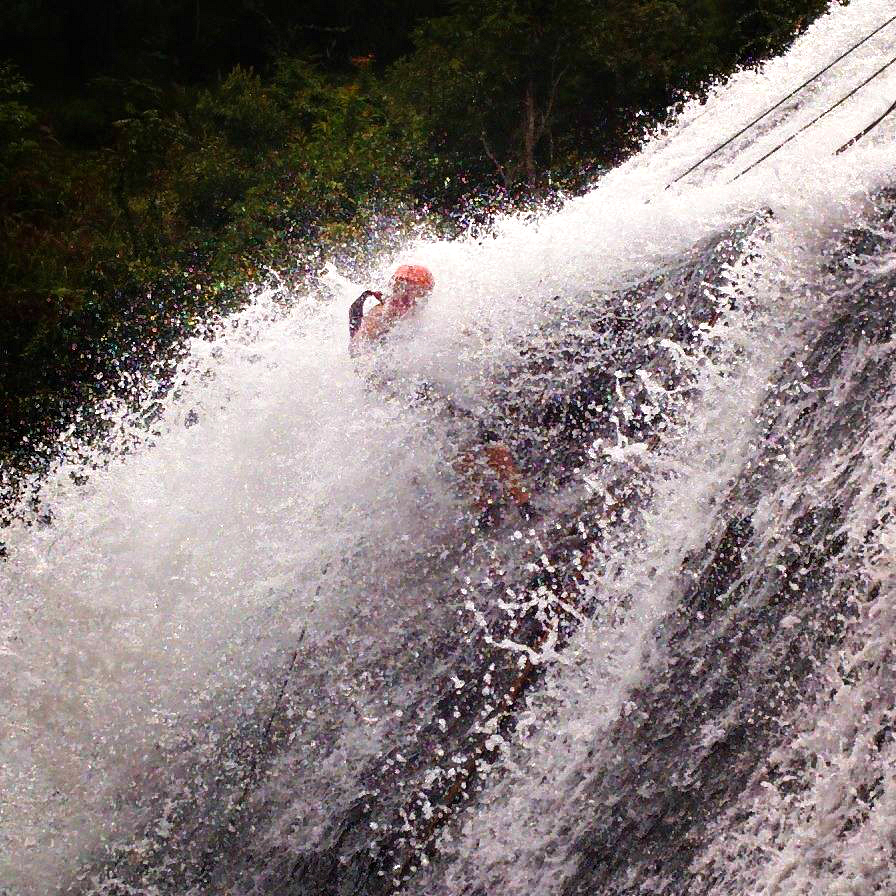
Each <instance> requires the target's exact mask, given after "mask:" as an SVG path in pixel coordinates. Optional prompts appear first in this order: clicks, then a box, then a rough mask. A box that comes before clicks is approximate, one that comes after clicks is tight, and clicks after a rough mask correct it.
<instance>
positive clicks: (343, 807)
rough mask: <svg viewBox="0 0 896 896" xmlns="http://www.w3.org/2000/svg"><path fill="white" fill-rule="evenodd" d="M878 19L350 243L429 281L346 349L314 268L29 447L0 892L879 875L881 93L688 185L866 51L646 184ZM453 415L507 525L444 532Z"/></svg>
mask: <svg viewBox="0 0 896 896" xmlns="http://www.w3.org/2000/svg"><path fill="white" fill-rule="evenodd" d="M890 15H892V5H891V4H890V3H888V2H883V0H853V2H852V3H851V4H850V5H849V6H848V7H839V6H837V7H835V8H834V9H832V11H831V12H830V13H829V14H828V15H826V16H824V17H822V18H821V19H819V20H818V21H817V22H816V23H815V24H814V25H813V26H812V27H811V28H810V29H809V30H808V31H807V32H806V33H805V34H804V35H803V36H801V37H800V38H799V39H798V40H797V41H796V43H795V44H794V46H793V48H792V49H791V51H790V52H789V53H788V54H787V55H786V56H785V57H782V58H780V59H777V60H774V61H772V62H770V63H768V64H767V65H766V66H765V67H764V68H763V69H762V70H761V71H743V72H740V73H738V74H736V75H735V76H734V77H733V78H732V79H731V80H730V81H729V82H728V83H726V84H725V85H721V86H718V87H716V88H714V89H713V90H712V91H711V92H710V94H709V96H708V97H706V98H705V99H704V101H702V102H700V101H697V100H694V101H692V102H691V103H690V104H688V105H687V106H686V107H685V108H684V110H683V111H682V112H681V113H680V115H679V116H678V117H677V119H676V121H675V122H674V124H672V125H670V126H669V127H668V128H666V129H663V130H660V131H658V132H657V133H655V134H653V135H652V136H651V137H650V138H649V139H648V140H647V142H646V144H645V146H644V148H643V150H642V151H641V152H640V153H639V154H638V155H637V156H635V157H634V158H632V159H631V160H629V161H628V162H626V163H625V164H623V165H622V166H620V167H619V168H617V169H615V170H613V171H612V172H609V173H608V174H607V175H606V176H604V177H603V178H602V179H601V180H600V182H599V183H598V184H596V185H595V187H594V189H593V190H592V191H591V192H589V193H588V194H587V195H585V196H582V197H579V198H576V199H571V200H569V201H568V202H567V203H565V205H564V206H563V207H562V208H561V209H560V210H559V211H554V212H550V213H545V214H544V215H542V216H540V217H538V218H537V219H535V220H533V219H531V218H526V217H514V216H511V217H508V218H506V219H504V220H502V221H500V222H499V223H498V225H497V227H496V230H495V232H494V234H493V235H490V236H488V237H481V236H480V237H477V236H470V237H469V238H466V239H461V240H457V241H452V242H439V241H434V240H429V239H424V238H421V239H419V240H417V241H415V242H413V243H410V244H408V245H406V246H403V247H402V248H401V250H400V251H399V252H397V253H395V252H391V251H390V252H385V251H384V253H383V255H382V256H381V257H377V258H375V259H373V260H372V265H373V267H374V269H375V274H374V280H377V279H378V280H380V281H384V280H385V279H386V277H387V276H388V273H389V271H390V270H391V269H392V268H393V267H394V264H395V262H396V261H405V260H417V261H421V262H423V263H425V264H427V265H428V266H429V267H430V268H431V270H432V271H433V273H434V275H435V278H436V288H435V291H434V293H433V295H432V297H431V298H430V300H429V302H428V304H427V305H426V307H425V308H424V309H423V310H422V311H421V313H420V315H419V317H418V319H417V320H416V321H415V324H414V326H413V327H407V328H405V330H403V331H398V332H396V337H395V339H394V340H392V341H391V342H390V344H389V346H388V347H387V348H385V349H384V350H383V351H382V352H380V353H378V354H377V356H376V357H374V358H372V359H362V360H352V359H350V358H349V357H348V353H347V344H346V343H347V332H346V316H347V308H348V304H349V303H350V302H351V300H352V299H353V298H354V297H355V296H356V295H357V293H358V292H360V291H361V289H362V288H363V287H364V286H366V285H367V284H360V283H355V282H352V281H353V279H354V278H356V277H357V275H355V274H353V272H350V271H342V272H339V271H335V270H333V271H331V274H330V275H329V276H328V277H327V278H325V279H324V280H323V281H322V283H321V285H320V289H319V290H318V291H316V292H314V293H309V294H307V295H284V294H282V293H280V292H278V291H277V290H267V291H265V292H261V293H259V294H258V295H257V296H256V297H255V298H254V299H253V300H252V301H251V302H250V303H249V304H248V305H247V307H246V308H245V309H244V310H242V311H241V312H239V313H238V314H236V315H234V316H233V317H232V319H230V320H229V321H228V322H227V326H226V328H225V329H224V331H223V332H221V333H220V334H219V335H218V336H216V337H215V338H213V339H212V338H210V339H196V340H195V341H194V342H193V343H191V345H190V346H189V351H188V352H187V354H186V357H185V358H184V360H183V361H182V363H181V365H180V367H179V369H178V371H177V373H176V377H175V381H174V387H173V388H171V389H170V390H169V391H168V392H167V393H166V395H165V397H164V398H162V399H160V400H159V401H158V402H156V403H155V404H153V406H152V407H147V408H146V412H145V413H144V414H134V413H133V412H129V411H128V412H126V411H123V410H122V409H120V408H116V407H114V406H112V405H110V406H109V408H108V409H107V417H108V418H109V420H110V422H111V425H112V426H113V431H114V433H115V435H114V437H113V438H111V439H110V440H109V441H110V444H107V445H106V446H104V448H103V449H102V450H100V449H98V448H97V449H90V448H89V447H85V446H75V445H70V446H63V448H64V450H62V451H61V453H60V459H59V461H58V463H57V464H56V465H55V467H54V468H53V470H52V471H51V472H50V474H49V475H48V476H46V477H45V478H44V479H43V480H42V481H41V482H40V483H38V484H36V485H35V488H36V496H35V498H34V500H33V501H31V502H30V503H28V504H23V505H22V506H21V507H20V508H18V512H17V513H16V518H15V520H14V522H13V523H12V524H11V525H10V526H9V527H8V528H7V529H6V530H4V534H3V541H4V543H5V544H6V548H7V551H6V557H5V559H3V560H0V706H2V707H3V710H4V711H3V713H2V717H0V735H2V736H0V793H2V796H3V799H2V801H0V893H3V894H4V896H6V894H7V893H8V894H9V896H12V894H16V896H19V894H21V896H37V894H45V893H47V894H49V893H71V894H79V896H80V894H107V896H116V894H144V893H145V894H175V893H177V894H186V893H197V894H198V893H222V892H228V893H234V894H250V893H265V894H273V893H278V894H300V893H301V894H311V893H320V894H329V893H333V894H335V893H358V894H361V893H368V894H385V893H395V892H399V891H402V892H409V893H412V892H419V893H421V894H422V893H438V894H445V896H460V894H474V893H475V894H480V893H481V894H485V893H501V894H507V896H515V894H532V893H537V894H539V896H549V894H577V893H586V892H588V893H592V892H600V893H606V894H614V893H619V894H622V893H626V894H629V893H630V894H634V893H645V892H652V893H675V894H678V893H701V894H702V893H707V894H708V893H713V894H715V893H718V894H726V896H733V894H743V896H747V894H750V896H753V894H757V893H768V894H772V893H787V894H807V896H808V894H813V896H814V894H819V896H820V894H830V893H840V892H842V893H857V894H858V893H874V892H879V893H888V892H893V891H894V890H896V879H894V870H893V869H894V867H896V863H894V861H893V837H894V835H896V743H894V735H893V727H894V712H896V709H894V687H893V686H894V680H893V674H894V673H893V671H892V670H893V660H894V655H893V654H894V634H893V633H894V631H896V629H894V621H896V620H894V602H893V594H894V592H893V573H892V570H891V566H892V563H891V559H890V558H891V557H892V551H893V547H894V543H896V535H894V521H893V519H892V513H891V510H890V508H891V506H892V501H891V490H892V489H893V487H894V482H896V476H894V471H893V470H892V469H891V468H892V467H893V466H894V463H896V455H894V450H893V448H894V439H893V436H892V433H893V432H894V423H896V419H894V415H896V403H894V390H893V377H894V371H893V362H894V360H896V354H894V342H893V327H892V325H891V321H892V320H893V318H894V311H896V307H894V306H896V252H894V246H896V242H894V227H896V218H894V214H896V211H894V209H896V194H894V192H893V190H892V188H893V187H894V169H893V154H892V145H893V137H894V128H896V117H893V118H890V119H886V120H884V121H883V122H882V123H881V124H880V125H879V127H877V128H876V129H875V130H874V131H873V132H872V133H870V134H869V135H868V136H866V137H865V138H864V139H863V140H862V141H860V142H859V143H857V144H856V145H855V146H853V147H851V148H850V149H849V150H848V151H847V152H845V153H843V154H841V155H834V152H835V150H836V149H837V148H838V147H839V146H841V145H842V144H843V143H844V142H845V141H846V140H847V139H849V138H850V137H851V136H853V135H854V134H856V133H858V132H859V131H861V130H862V129H863V128H864V127H865V126H866V125H867V124H868V122H870V121H872V120H873V119H874V118H876V117H877V116H879V115H880V114H881V113H882V112H883V111H884V110H885V109H886V108H887V107H888V106H889V105H890V104H891V103H892V101H893V97H894V94H896V70H893V69H891V70H888V71H887V72H885V73H884V74H883V75H881V77H880V78H878V79H876V80H874V81H873V82H871V83H870V84H869V85H868V86H867V87H865V88H864V89H863V90H861V91H859V92H858V93H857V94H856V95H855V96H854V97H853V98H852V99H851V100H850V102H848V103H844V104H843V105H842V106H841V107H839V108H838V109H837V110H836V111H835V112H833V113H832V114H830V115H828V116H826V117H825V118H824V119H822V120H820V121H819V122H818V123H817V124H816V125H814V126H813V127H812V128H810V129H808V130H807V131H806V132H805V133H804V134H802V135H800V137H799V138H797V139H795V140H793V141H791V142H790V143H788V144H787V145H786V146H785V147H784V148H782V149H781V151H780V152H778V153H776V154H775V155H773V156H772V157H770V158H769V159H768V160H766V161H765V162H763V163H762V164H760V165H758V166H757V167H756V168H755V169H753V170H752V171H750V172H749V174H747V175H746V176H744V177H742V178H740V179H739V180H737V181H736V183H733V184H732V183H730V181H731V180H732V178H734V176H735V175H736V174H738V173H739V172H740V171H742V170H743V169H744V168H746V167H747V166H749V165H750V164H751V163H752V162H754V161H756V160H757V159H759V158H761V157H762V156H763V155H765V154H766V153H767V152H768V151H769V150H770V149H772V148H773V147H774V146H776V145H777V144H779V143H781V142H782V141H784V140H785V139H786V138H787V137H788V136H790V135H791V134H793V133H794V132H796V131H797V130H799V129H800V128H801V127H802V126H803V125H804V124H806V123H807V122H809V121H811V120H812V119H813V118H815V117H816V116H817V115H819V113H820V112H822V111H824V110H825V109H827V108H828V107H830V106H831V105H833V104H834V103H835V102H836V101H837V100H838V99H840V98H841V97H842V96H843V95H844V94H845V93H847V92H848V91H849V90H851V89H852V88H853V87H854V86H855V85H857V84H858V83H860V82H861V81H862V80H863V79H864V78H866V77H867V76H868V75H869V74H870V73H871V72H872V71H874V70H875V69H877V68H879V67H880V66H881V65H882V64H883V63H884V62H886V61H887V59H888V58H889V56H890V55H891V54H892V47H893V45H894V39H896V24H894V25H893V26H891V29H890V30H886V29H885V30H884V31H882V32H881V33H880V34H879V35H877V36H876V37H875V38H874V39H872V40H870V41H868V42H867V44H865V45H863V46H862V47H861V48H860V49H859V50H857V51H856V52H855V53H853V54H851V55H850V56H848V57H847V58H846V59H845V60H844V61H843V62H842V63H839V64H838V65H837V66H835V67H833V68H832V69H831V70H830V71H829V72H827V73H825V75H823V76H822V77H821V78H819V79H818V80H817V81H815V82H813V84H812V85H810V86H809V87H807V88H806V90H805V91H803V92H801V93H799V94H798V95H797V96H795V97H794V98H793V99H792V100H791V101H789V102H787V103H786V104H784V105H782V106H781V107H780V108H779V109H777V110H776V111H775V112H774V113H773V115H771V116H769V117H768V118H767V119H765V120H764V121H763V122H762V123H761V124H760V125H759V126H757V127H756V128H754V129H751V130H749V131H748V132H747V133H745V134H744V135H743V136H742V137H740V138H739V139H737V140H736V141H734V142H732V143H731V144H730V145H729V146H727V147H725V149H724V150H723V151H721V152H719V153H718V154H717V155H716V156H714V157H713V158H712V159H711V160H710V161H708V162H707V163H706V164H705V165H703V166H701V167H700V168H699V169H697V170H696V171H695V172H693V173H692V174H691V175H689V176H688V177H687V178H685V179H684V180H682V181H681V182H680V183H677V184H675V185H674V186H673V187H672V188H671V189H669V190H666V189H665V187H666V185H667V184H668V183H670V182H671V181H672V180H673V179H674V178H675V177H676V176H677V175H678V174H680V173H681V172H682V171H684V170H686V169H687V168H688V167H690V165H692V164H693V162H694V161H696V160H697V159H698V158H700V157H701V156H702V155H704V154H706V153H707V152H709V151H710V150H711V149H712V148H713V147H714V146H716V145H718V144H719V143H721V142H722V140H724V139H725V137H726V136H727V135H729V134H731V133H735V132H736V131H737V130H739V129H740V128H741V127H742V126H743V125H744V123H746V122H747V121H749V120H751V119H752V118H755V117H756V116H757V115H758V114H759V113H761V112H762V111H763V110H764V109H765V108H768V107H769V106H771V105H772V104H774V103H775V102H776V101H777V100H778V99H780V98H781V97H782V96H784V95H786V94H787V93H788V92H789V90H790V89H792V87H793V86H794V85H796V84H799V83H800V82H802V81H804V80H806V78H808V77H809V76H810V75H812V74H813V73H814V72H816V71H818V70H819V69H820V68H822V66H823V65H824V64H826V62H828V61H830V59H833V58H835V57H836V56H837V55H838V54H839V53H840V52H842V51H843V50H844V49H846V48H847V47H849V46H851V45H852V44H854V43H855V42H856V40H857V39H858V38H859V37H860V36H861V35H862V34H865V33H868V32H870V31H872V30H873V29H874V28H875V27H877V26H878V25H879V24H880V23H881V22H883V21H885V20H886V19H887V18H888V17H889V16H890ZM457 409H461V412H458V410H457ZM481 426H487V427H489V428H490V429H492V430H494V431H495V432H497V433H498V434H499V435H500V437H501V438H502V439H504V440H505V441H506V442H507V443H508V444H509V445H510V447H511V449H512V451H513V452H514V454H515V456H516V457H517V459H518V461H519V464H520V466H521V468H522V469H523V471H524V473H525V475H526V476H527V478H528V479H529V481H530V482H531V484H532V486H533V490H534V494H535V497H534V504H535V507H536V510H537V513H538V516H537V519H535V520H534V521H532V522H527V521H525V520H522V519H521V518H519V517H518V516H516V515H515V514H516V511H515V510H513V509H512V508H510V509H508V510H507V511H506V513H505V516H504V519H503V520H502V521H501V522H500V523H498V524H497V525H496V526H495V527H494V528H493V529H492V530H489V531H485V532H481V531H479V530H478V529H477V528H476V525H475V522H476V516H477V514H476V511H475V508H474V507H473V506H472V502H471V498H470V483H469V481H468V479H467V477H466V476H465V474H464V472H463V470H462V464H459V463H458V459H459V457H461V456H462V455H463V453H464V452H465V451H469V450H475V444H476V432H477V429H478V428H479V427H481ZM521 676H522V678H521ZM511 692H512V693H513V695H514V699H513V701H512V706H510V707H509V709H508V710H507V711H506V712H504V711H501V706H502V700H504V698H505V697H506V696H507V694H508V693H511Z"/></svg>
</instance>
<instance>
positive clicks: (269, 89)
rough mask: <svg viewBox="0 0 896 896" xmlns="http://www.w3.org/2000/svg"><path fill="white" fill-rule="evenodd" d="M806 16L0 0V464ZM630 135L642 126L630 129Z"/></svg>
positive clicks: (605, 145)
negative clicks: (251, 283) (357, 251)
mask: <svg viewBox="0 0 896 896" xmlns="http://www.w3.org/2000/svg"><path fill="white" fill-rule="evenodd" d="M826 6H827V2H826V0H600V2H598V0H547V2H536V0H379V2H361V0H342V2H333V0H330V2H324V0H306V2H304V3H302V4H294V3H291V2H288V0H218V2H214V3H211V2H208V0H156V2H152V3H151V2H147V0H120V2H118V3H116V4H111V3H103V2H101V0H78V2H75V0H65V2H50V0H14V2H10V3H8V4H4V5H3V8H2V9H0V315H2V320H3V326H2V327H0V457H3V456H4V455H5V456H6V457H7V458H8V457H10V452H11V451H12V450H14V449H15V448H16V446H21V445H22V439H23V437H28V438H30V439H31V440H32V442H33V440H34V439H35V438H37V437H39V436H41V435H42V434H44V435H46V434H49V435H52V433H53V431H55V428H56V427H58V425H59V424H60V423H61V422H62V421H64V420H66V419H67V418H70V416H71V414H72V413H73V412H74V410H75V409H76V408H78V407H79V406H81V405H83V404H84V402H85V401H88V400H89V399H90V398H91V397H92V396H96V395H99V394H102V392H103V390H104V388H105V386H104V384H105V383H107V382H109V381H110V380H113V379H114V378H115V377H116V369H113V367H116V365H117V370H120V369H121V366H122V365H124V366H125V367H138V366H140V364H141V363H143V360H142V359H145V357H148V356H151V355H152V354H153V353H154V352H156V351H158V350H159V347H160V346H162V345H165V344H170V343H171V342H172V341H173V339H174V338H175V337H176V336H177V335H178V334H180V333H184V332H189V331H190V330H191V329H192V328H194V327H196V326H197V325H199V323H200V322H201V321H203V320H205V319H207V318H208V315H209V313H210V312H220V311H222V310H227V309H228V308H231V307H233V306H234V304H235V303H237V302H239V301H240V296H241V294H242V293H241V290H240V287H241V286H242V285H243V284H244V283H245V282H246V281H247V280H252V279H253V278H256V277H257V276H258V275H259V271H261V270H263V269H266V268H274V269H276V270H278V271H280V272H281V273H284V274H285V275H287V276H295V277H301V276H302V275H303V274H304V273H306V272H307V270H308V269H310V268H313V266H314V264H315V263H316V262H319V260H320V257H321V254H320V247H322V246H323V247H326V249H325V251H334V247H343V248H346V247H351V246H352V245H357V246H362V245H363V244H364V240H365V239H366V238H368V236H369V234H370V233H371V232H372V231H373V229H375V228H377V227H382V226H383V222H389V223H390V226H395V222H400V221H402V220H408V219H409V218H410V217H411V216H413V214H415V213H420V212H421V211H422V212H425V213H426V214H427V215H429V216H430V217H434V218H435V219H437V220H441V221H443V222H444V223H445V225H446V226H450V223H451V221H452V220H453V219H454V218H455V217H456V216H457V215H458V214H459V210H462V209H469V208H470V207H471V205H470V203H469V201H468V200H469V198H470V197H471V196H478V197H483V196H487V197H491V198H490V200H489V201H488V202H482V201H480V202H479V203H478V205H477V206H476V207H478V208H480V209H481V208H483V207H484V208H485V209H486V212H487V210H488V209H490V208H494V207H495V202H499V203H500V202H502V201H504V202H508V201H510V202H512V201H516V200H520V199H521V198H523V197H526V196H531V195H539V194H541V195H543V194H544V192H545V191H546V190H549V189H550V188H551V185H556V184H558V183H560V184H573V185H574V184H576V183H581V182H583V180H585V179H587V178H588V177H591V176H593V175H594V173H595V172H596V171H599V170H600V168H601V167H602V166H606V165H608V164H612V163H613V162H614V161H616V160H618V159H619V158H620V157H621V156H623V155H624V154H625V153H626V152H628V151H630V150H631V148H632V147H633V146H634V145H635V144H636V142H637V139H638V136H639V133H640V131H639V128H643V126H644V124H645V122H647V121H650V120H655V119H656V117H657V116H661V115H662V114H664V111H665V110H666V109H667V108H668V106H669V105H670V103H674V101H675V100H676V98H677V97H678V96H680V95H681V92H682V91H692V90H698V89H700V87H701V85H705V84H706V83H707V82H708V81H709V80H710V79H712V78H714V77H718V76H723V75H724V74H726V73H727V72H729V71H731V70H732V69H733V68H734V67H736V66H738V65H742V64H753V63H756V62H759V61H761V60H762V59H763V58H765V57H767V56H768V55H770V54H773V53H776V52H778V51H780V50H781V49H783V48H784V47H785V46H786V44H787V43H788V42H789V41H790V40H792V38H793V37H794V35H795V34H796V33H798V31H799V30H800V29H801V28H803V27H804V26H805V25H806V24H807V22H808V21H809V20H811V18H812V17H814V16H815V15H817V14H819V13H820V12H821V11H823V9H824V8H825V7H826ZM638 113H646V114H638Z"/></svg>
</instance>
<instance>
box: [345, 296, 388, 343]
mask: <svg viewBox="0 0 896 896" xmlns="http://www.w3.org/2000/svg"><path fill="white" fill-rule="evenodd" d="M369 296H373V297H374V298H375V299H376V300H377V301H378V302H381V301H382V300H383V297H382V294H381V293H378V292H374V291H373V290H372V289H366V290H364V292H362V293H361V295H359V296H358V298H357V299H355V301H354V302H352V304H351V307H350V308H349V309H348V338H349V339H354V336H355V333H357V332H358V330H359V329H360V328H361V321H362V320H363V319H364V302H365V301H367V299H368V297H369Z"/></svg>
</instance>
